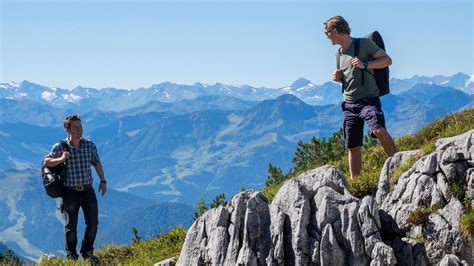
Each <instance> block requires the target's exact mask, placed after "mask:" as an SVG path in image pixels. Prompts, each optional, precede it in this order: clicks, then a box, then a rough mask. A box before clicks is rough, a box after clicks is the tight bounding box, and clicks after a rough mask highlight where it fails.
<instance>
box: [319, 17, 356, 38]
mask: <svg viewBox="0 0 474 266" xmlns="http://www.w3.org/2000/svg"><path fill="white" fill-rule="evenodd" d="M324 26H326V31H330V30H333V29H336V30H337V32H339V33H346V34H348V35H350V34H351V28H349V23H347V21H346V20H345V19H344V18H343V17H342V16H334V17H332V18H330V19H328V20H326V22H324Z"/></svg>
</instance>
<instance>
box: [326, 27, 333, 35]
mask: <svg viewBox="0 0 474 266" xmlns="http://www.w3.org/2000/svg"><path fill="white" fill-rule="evenodd" d="M333 30H334V28H332V29H330V30H326V31H324V34H326V36H329V34H330V33H331V32H332V31H333Z"/></svg>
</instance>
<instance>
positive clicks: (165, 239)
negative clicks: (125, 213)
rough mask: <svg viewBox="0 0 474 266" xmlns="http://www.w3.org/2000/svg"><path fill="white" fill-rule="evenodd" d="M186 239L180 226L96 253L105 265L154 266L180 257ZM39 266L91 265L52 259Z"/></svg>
mask: <svg viewBox="0 0 474 266" xmlns="http://www.w3.org/2000/svg"><path fill="white" fill-rule="evenodd" d="M185 239H186V229H184V227H182V226H179V227H177V228H175V229H172V230H170V231H168V232H167V233H164V234H161V235H158V236H156V237H154V238H152V239H150V240H141V241H139V242H135V243H134V244H132V245H107V246H104V247H102V248H101V249H100V250H98V251H97V252H95V255H96V256H97V257H99V258H100V260H101V264H104V265H117V264H125V265H153V264H155V263H157V262H159V261H162V260H165V259H168V258H171V257H176V258H177V257H178V256H179V253H180V252H181V248H182V246H183V244H184V240H185ZM39 265H74V266H76V265H89V263H88V261H83V260H79V261H76V262H74V261H70V260H66V259H51V260H47V261H44V262H42V263H40V264H39Z"/></svg>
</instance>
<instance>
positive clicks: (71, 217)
mask: <svg viewBox="0 0 474 266" xmlns="http://www.w3.org/2000/svg"><path fill="white" fill-rule="evenodd" d="M62 200H63V211H64V219H65V221H66V225H65V235H66V252H67V254H68V255H77V252H76V245H77V218H78V216H79V208H82V211H83V213H84V220H85V222H86V230H85V232H84V238H83V239H82V246H81V251H80V252H81V254H85V253H87V252H89V251H91V252H92V251H94V241H95V237H96V235H97V226H98V224H99V210H98V205H97V197H96V195H95V192H94V189H93V188H92V186H91V185H88V186H85V188H84V190H83V191H75V190H70V189H67V188H65V189H64V191H63V196H62Z"/></svg>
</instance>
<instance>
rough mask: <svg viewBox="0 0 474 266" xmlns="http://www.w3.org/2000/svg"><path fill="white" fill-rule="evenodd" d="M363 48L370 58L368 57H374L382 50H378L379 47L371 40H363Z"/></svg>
mask: <svg viewBox="0 0 474 266" xmlns="http://www.w3.org/2000/svg"><path fill="white" fill-rule="evenodd" d="M363 40H364V42H365V43H364V47H365V49H366V51H367V54H368V55H369V56H370V57H374V56H375V54H376V53H378V51H380V50H382V49H380V47H379V46H378V45H377V44H376V43H375V42H374V41H372V40H371V39H367V38H364V39H363Z"/></svg>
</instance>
